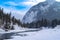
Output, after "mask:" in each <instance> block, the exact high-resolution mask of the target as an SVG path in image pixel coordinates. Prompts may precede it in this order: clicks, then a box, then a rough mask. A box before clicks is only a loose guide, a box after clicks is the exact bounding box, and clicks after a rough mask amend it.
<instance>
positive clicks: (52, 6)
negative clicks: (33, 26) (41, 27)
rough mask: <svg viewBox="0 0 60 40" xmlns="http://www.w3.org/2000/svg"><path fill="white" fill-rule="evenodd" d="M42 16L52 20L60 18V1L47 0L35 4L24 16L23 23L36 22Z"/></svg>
mask: <svg viewBox="0 0 60 40" xmlns="http://www.w3.org/2000/svg"><path fill="white" fill-rule="evenodd" d="M42 18H43V19H48V20H50V21H51V20H53V19H60V2H56V1H55V0H53V1H52V0H50V2H49V0H47V1H45V2H41V3H39V4H37V5H35V6H33V7H32V8H30V10H29V11H28V12H27V13H26V15H25V16H24V17H23V23H31V22H36V21H38V20H41V19H42Z"/></svg>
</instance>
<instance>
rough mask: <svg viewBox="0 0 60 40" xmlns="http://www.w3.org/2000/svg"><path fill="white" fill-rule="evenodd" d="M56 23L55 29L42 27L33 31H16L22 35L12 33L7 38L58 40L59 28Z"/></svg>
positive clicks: (15, 39) (14, 39)
mask: <svg viewBox="0 0 60 40" xmlns="http://www.w3.org/2000/svg"><path fill="white" fill-rule="evenodd" d="M59 27H60V25H58V26H57V27H56V28H55V29H43V30H40V31H35V32H25V33H18V34H21V35H22V36H15V35H13V36H12V38H13V39H7V40H60V29H58V28H59Z"/></svg>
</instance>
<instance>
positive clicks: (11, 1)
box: [0, 0, 59, 16]
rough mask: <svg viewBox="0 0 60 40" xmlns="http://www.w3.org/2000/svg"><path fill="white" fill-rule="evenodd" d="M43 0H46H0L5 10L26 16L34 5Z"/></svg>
mask: <svg viewBox="0 0 60 40" xmlns="http://www.w3.org/2000/svg"><path fill="white" fill-rule="evenodd" d="M43 1H45V0H0V7H2V8H4V12H12V13H15V14H19V15H22V16H24V14H25V13H26V12H27V11H28V10H29V9H30V8H31V7H32V6H33V5H36V4H37V3H39V2H43ZM58 1H59V0H58Z"/></svg>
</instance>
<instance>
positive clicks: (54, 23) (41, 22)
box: [22, 18, 60, 28]
mask: <svg viewBox="0 0 60 40" xmlns="http://www.w3.org/2000/svg"><path fill="white" fill-rule="evenodd" d="M57 25H60V20H58V19H54V20H52V21H50V20H47V19H43V18H42V20H39V21H37V22H32V23H23V25H22V27H28V28H42V27H47V28H55V27H56V26H57Z"/></svg>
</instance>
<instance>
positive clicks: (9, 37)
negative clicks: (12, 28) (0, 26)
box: [0, 33, 27, 40]
mask: <svg viewBox="0 0 60 40" xmlns="http://www.w3.org/2000/svg"><path fill="white" fill-rule="evenodd" d="M12 36H21V37H23V36H27V34H18V33H6V34H3V35H2V36H1V37H0V40H4V39H13V37H12Z"/></svg>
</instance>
